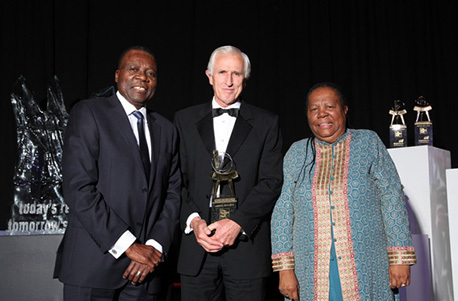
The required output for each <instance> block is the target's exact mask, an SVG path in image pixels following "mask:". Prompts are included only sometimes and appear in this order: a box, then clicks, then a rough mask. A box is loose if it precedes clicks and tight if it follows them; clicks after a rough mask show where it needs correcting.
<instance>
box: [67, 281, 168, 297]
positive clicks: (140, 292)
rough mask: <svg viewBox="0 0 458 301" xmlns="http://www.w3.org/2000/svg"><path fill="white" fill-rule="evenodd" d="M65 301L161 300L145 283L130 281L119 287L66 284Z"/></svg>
mask: <svg viewBox="0 0 458 301" xmlns="http://www.w3.org/2000/svg"><path fill="white" fill-rule="evenodd" d="M64 300H65V301H139V300H145V301H159V299H158V297H157V296H156V295H150V294H148V292H147V291H146V289H145V287H144V286H143V285H132V284H131V283H130V282H129V283H127V284H126V285H124V286H123V287H121V288H119V289H97V288H91V287H81V286H73V285H68V284H64Z"/></svg>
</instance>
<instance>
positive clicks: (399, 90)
mask: <svg viewBox="0 0 458 301" xmlns="http://www.w3.org/2000/svg"><path fill="white" fill-rule="evenodd" d="M454 2H455V1H454V0H450V1H445V0H430V1H418V0H417V1H330V0H316V1H306V0H298V1H286V0H285V1H280V0H278V1H273V0H258V1H249V0H244V1H243V0H242V1H239V0H232V1H215V0H213V1H207V0H193V1H192V0H187V1H176V0H167V1H154V0H150V1H140V0H131V1H128V2H127V1H126V2H124V4H119V3H118V2H115V1H112V2H110V3H108V4H107V3H105V1H88V0H86V1H82V0H73V1H70V0H69V1H59V0H55V1H49V0H42V1H26V0H3V1H1V2H0V43H1V44H0V45H1V46H0V62H1V64H0V66H1V68H2V71H3V72H2V73H1V80H0V104H1V108H0V114H1V118H0V122H1V125H0V127H1V129H2V130H1V131H2V136H1V137H2V159H1V160H0V164H1V165H0V173H1V179H0V180H1V182H0V185H1V193H2V194H1V195H2V197H1V200H0V202H1V204H2V205H1V208H0V229H5V228H6V220H7V218H9V216H10V211H9V210H10V206H11V204H12V195H13V194H12V175H13V170H14V164H15V161H16V156H17V150H16V124H15V119H14V115H13V111H12V106H11V103H10V93H11V89H12V87H13V84H14V83H15V81H16V80H17V78H18V77H19V75H24V76H25V78H26V79H27V83H28V85H29V88H30V89H31V90H33V91H34V93H35V96H36V98H37V100H39V101H40V103H41V104H42V105H45V98H46V87H47V85H48V82H49V81H50V80H51V78H52V76H53V75H56V76H57V77H58V78H59V79H60V81H61V86H62V90H63V94H64V98H65V104H66V107H67V110H70V109H71V106H72V104H74V103H75V102H76V101H78V100H81V99H84V98H86V97H88V96H89V95H90V94H92V93H93V92H95V91H98V90H100V89H103V88H105V87H108V86H111V85H114V71H115V69H116V63H117V60H118V56H119V54H120V52H121V51H122V50H123V49H124V48H126V47H128V46H131V45H135V44H139V45H144V46H147V47H149V48H151V49H152V50H153V52H154V53H155V55H156V58H157V61H158V63H159V84H158V90H157V93H156V95H155V97H154V99H153V101H151V103H150V104H149V107H150V108H152V109H154V110H156V111H158V112H159V113H161V114H163V115H165V116H166V117H168V118H170V119H172V118H173V114H174V112H175V111H176V110H177V109H180V108H184V107H187V106H190V105H193V104H197V103H201V102H204V101H208V100H210V97H211V96H212V90H211V87H210V85H209V84H208V81H207V79H206V77H205V74H204V71H205V67H206V63H207V60H208V57H209V56H210V53H211V51H212V50H213V49H215V48H216V47H218V46H222V45H226V44H231V45H235V46H237V47H239V48H240V49H242V51H244V52H246V53H247V54H248V55H249V57H250V59H251V61H252V67H253V72H252V78H251V79H250V80H249V82H248V86H247V88H246V90H245V91H244V94H243V95H244V99H245V100H246V101H248V102H250V103H252V104H255V105H258V106H260V107H264V108H266V109H269V110H271V111H274V112H276V113H278V114H279V115H280V117H281V126H282V132H283V136H284V151H286V150H287V149H288V147H289V146H290V145H291V143H292V142H293V141H295V140H298V139H301V138H303V137H305V136H308V135H309V130H308V128H307V123H306V120H305V113H304V97H305V94H306V91H307V90H308V89H309V87H310V86H311V85H312V84H314V83H316V82H319V81H333V82H336V83H337V84H339V85H341V86H342V87H343V88H344V91H345V94H346V96H347V98H348V103H349V108H350V112H349V118H350V122H351V124H352V126H353V127H355V128H368V129H372V130H375V131H376V132H377V133H378V134H379V136H380V137H381V138H382V140H383V141H384V142H385V144H387V143H388V126H389V123H390V119H391V116H390V115H389V114H388V111H389V109H390V108H391V106H392V104H393V101H394V100H395V99H400V100H402V101H404V102H405V103H406V105H407V109H408V114H407V116H406V118H407V123H408V126H409V128H408V133H409V145H410V146H411V145H413V122H414V119H415V112H414V111H413V110H412V108H413V106H414V102H413V101H414V99H416V98H417V97H419V96H421V95H423V96H425V97H426V98H427V100H429V101H430V103H431V104H432V107H433V110H432V111H431V116H432V118H433V121H434V145H435V146H436V147H439V148H443V149H446V150H449V151H450V152H451V155H452V167H458V144H457V138H458V137H457V133H456V131H457V130H458V126H457V125H456V122H457V120H456V119H455V118H458V116H457V104H456V103H457V100H456V99H455V97H456V94H457V93H456V88H457V87H458V77H457V75H456V71H457V69H458V59H457V55H458V46H457V44H458V43H457V42H458V41H457V40H458V34H457V29H458V26H457V25H458V24H457V18H456V15H457V12H458V11H457V9H456V6H455V4H454ZM412 172H415V171H412Z"/></svg>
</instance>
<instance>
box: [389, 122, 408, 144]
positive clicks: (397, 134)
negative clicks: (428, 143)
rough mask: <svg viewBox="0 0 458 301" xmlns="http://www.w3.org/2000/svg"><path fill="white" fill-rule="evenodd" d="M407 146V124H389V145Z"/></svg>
mask: <svg viewBox="0 0 458 301" xmlns="http://www.w3.org/2000/svg"><path fill="white" fill-rule="evenodd" d="M406 146H407V126H406V125H402V124H392V125H390V147H406Z"/></svg>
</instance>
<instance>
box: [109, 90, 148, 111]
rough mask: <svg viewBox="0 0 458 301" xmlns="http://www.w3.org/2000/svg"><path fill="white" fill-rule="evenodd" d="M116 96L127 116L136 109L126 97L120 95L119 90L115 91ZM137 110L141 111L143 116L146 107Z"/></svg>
mask: <svg viewBox="0 0 458 301" xmlns="http://www.w3.org/2000/svg"><path fill="white" fill-rule="evenodd" d="M116 96H117V97H118V99H119V101H120V102H121V105H122V107H123V109H124V111H125V112H126V115H127V116H129V115H130V114H132V113H133V112H134V111H137V108H136V107H135V106H134V105H133V104H131V103H130V102H128V101H127V99H126V98H125V97H124V96H122V94H121V93H120V92H119V91H117V92H116ZM138 111H140V112H142V114H143V116H145V117H146V108H145V107H141V108H140V110H138Z"/></svg>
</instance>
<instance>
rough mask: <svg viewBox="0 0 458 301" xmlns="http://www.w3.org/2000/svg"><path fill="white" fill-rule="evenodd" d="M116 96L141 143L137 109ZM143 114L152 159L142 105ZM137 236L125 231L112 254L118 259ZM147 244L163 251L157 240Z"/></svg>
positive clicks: (111, 251)
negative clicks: (134, 113) (136, 115)
mask: <svg viewBox="0 0 458 301" xmlns="http://www.w3.org/2000/svg"><path fill="white" fill-rule="evenodd" d="M116 96H118V99H119V100H120V102H121V105H122V107H123V108H124V111H126V115H127V117H128V118H129V122H130V126H131V127H132V130H133V132H134V135H135V138H136V139H137V144H140V142H139V138H138V127H137V121H138V119H137V117H135V116H134V115H133V114H132V113H133V112H134V111H136V110H137V109H136V108H135V106H134V105H133V104H131V103H130V102H128V101H127V99H125V98H124V96H122V95H121V93H119V91H118V92H116ZM138 111H140V112H141V113H142V114H143V121H144V122H145V124H144V128H145V136H146V143H147V144H148V151H149V157H150V160H151V135H150V133H149V128H148V119H147V118H146V108H144V107H142V108H141V109H140V110H138ZM136 239H137V238H136V237H135V236H134V235H133V234H132V232H130V231H129V230H127V231H126V232H124V233H123V234H122V235H121V237H120V238H119V239H118V240H117V241H116V243H115V244H114V246H113V247H112V248H111V249H110V250H109V252H110V254H111V255H113V256H114V257H115V258H116V259H117V258H119V257H120V256H121V255H122V254H123V253H124V252H125V251H126V250H127V249H128V248H129V247H130V246H131V245H132V244H133V243H134V242H135V240H136ZM145 245H148V246H152V247H154V248H155V249H156V250H158V251H159V252H161V253H162V246H161V244H159V243H158V242H157V241H155V240H154V239H149V240H148V241H147V242H146V243H145Z"/></svg>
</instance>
